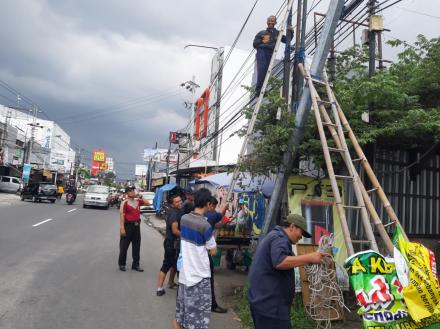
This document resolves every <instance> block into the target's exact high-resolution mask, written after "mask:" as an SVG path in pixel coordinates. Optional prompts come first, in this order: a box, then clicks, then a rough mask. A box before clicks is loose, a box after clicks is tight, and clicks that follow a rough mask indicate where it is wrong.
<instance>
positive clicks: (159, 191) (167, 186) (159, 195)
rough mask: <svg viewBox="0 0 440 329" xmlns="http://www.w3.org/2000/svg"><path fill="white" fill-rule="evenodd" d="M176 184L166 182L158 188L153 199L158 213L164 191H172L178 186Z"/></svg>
mask: <svg viewBox="0 0 440 329" xmlns="http://www.w3.org/2000/svg"><path fill="white" fill-rule="evenodd" d="M176 186H177V185H176V184H174V183H170V184H165V185H164V186H161V187H160V188H158V189H157V190H156V193H155V195H154V199H153V206H154V209H156V213H159V210H160V207H161V206H162V201H163V194H164V192H168V191H171V190H172V189H174V188H176Z"/></svg>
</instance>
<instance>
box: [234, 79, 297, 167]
mask: <svg viewBox="0 0 440 329" xmlns="http://www.w3.org/2000/svg"><path fill="white" fill-rule="evenodd" d="M281 85H282V81H280V80H278V79H275V78H271V79H270V81H269V85H268V88H267V90H268V91H267V92H266V94H265V99H264V102H263V104H262V105H261V108H260V111H259V113H258V116H257V120H256V123H255V126H254V131H253V135H252V137H251V139H250V141H249V144H248V145H249V146H250V149H251V152H249V153H248V155H247V156H246V158H245V159H244V161H242V162H241V163H240V170H241V171H245V172H250V173H251V174H252V175H268V174H270V173H276V172H277V170H278V167H279V165H280V164H281V161H282V157H283V153H284V152H286V151H292V150H288V145H287V144H288V139H289V137H290V135H291V133H292V131H293V127H294V116H293V114H291V113H290V112H289V108H288V106H287V102H286V101H285V100H284V98H282V97H281V96H280V88H281ZM248 89H250V88H248ZM243 111H244V114H245V117H246V118H247V119H250V118H251V116H252V113H253V111H254V107H247V108H245V109H244V110H243ZM247 129H248V125H245V126H244V127H243V128H241V129H240V130H239V131H238V132H237V134H238V135H239V136H244V135H245V134H246V131H247Z"/></svg>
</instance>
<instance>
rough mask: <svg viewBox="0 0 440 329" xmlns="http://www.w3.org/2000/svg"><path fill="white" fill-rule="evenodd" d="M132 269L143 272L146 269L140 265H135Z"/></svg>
mask: <svg viewBox="0 0 440 329" xmlns="http://www.w3.org/2000/svg"><path fill="white" fill-rule="evenodd" d="M131 269H132V270H133V271H138V272H143V271H144V269H143V268H142V267H139V266H133V267H132V268H131Z"/></svg>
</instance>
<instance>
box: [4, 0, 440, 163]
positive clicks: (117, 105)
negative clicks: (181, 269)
mask: <svg viewBox="0 0 440 329" xmlns="http://www.w3.org/2000/svg"><path fill="white" fill-rule="evenodd" d="M419 2H423V3H424V4H425V5H428V4H429V3H431V5H430V7H429V8H430V13H431V14H435V13H436V10H437V14H438V4H437V5H433V4H432V3H434V1H432V2H430V1H428V0H419V1H418V3H419ZM253 3H254V0H240V1H236V0H235V1H233V0H208V1H206V0H204V1H201V0H180V1H178V0H171V1H153V0H127V1H121V0H105V1H104V0H33V1H27V0H14V1H4V2H3V3H2V8H1V10H0V29H1V31H2V33H0V45H1V51H0V78H1V79H2V80H4V81H6V82H8V83H9V84H11V85H12V86H14V87H15V88H16V89H18V90H19V91H21V92H22V93H23V94H24V95H26V96H28V97H30V98H32V99H33V100H35V102H36V103H37V104H38V105H40V106H41V107H42V108H43V109H45V111H46V112H47V114H48V115H49V116H50V117H51V118H53V119H55V120H56V121H59V122H60V125H61V126H62V127H63V128H64V129H65V130H66V131H67V132H68V133H69V134H70V135H71V137H72V140H73V142H74V143H76V144H79V145H81V146H83V147H86V148H87V149H89V150H91V149H93V148H95V147H99V148H103V149H106V150H108V151H109V153H110V155H113V156H114V157H115V158H116V159H117V160H119V161H125V162H139V161H140V160H141V158H140V153H141V152H142V149H143V148H144V147H147V146H152V145H153V144H154V143H155V141H156V140H157V141H158V142H159V146H161V147H166V145H167V143H166V138H167V132H168V131H170V130H175V129H179V128H182V127H184V126H185V125H186V123H187V120H188V112H187V111H186V110H185V109H184V107H183V106H182V103H183V101H184V100H186V99H188V97H189V96H190V95H188V94H185V93H184V92H183V91H180V92H179V84H180V83H181V82H183V81H187V80H189V79H191V77H192V76H193V75H195V76H196V79H197V82H198V83H199V84H200V85H201V86H202V87H204V86H207V85H208V79H209V74H210V72H209V70H210V59H211V56H212V55H213V52H212V51H211V50H203V49H197V48H193V49H187V50H183V47H184V45H186V44H189V43H196V44H204V45H210V46H227V45H231V44H232V42H233V41H234V39H235V36H236V34H237V32H238V31H239V29H240V28H241V26H242V24H243V21H244V19H245V18H246V16H247V14H248V12H249V9H250V8H251V7H252V5H253ZM282 3H283V1H282V0H279V1H260V2H259V4H258V6H257V7H256V9H255V12H254V14H253V16H252V17H251V19H250V20H249V22H248V26H247V27H246V29H245V30H244V31H243V35H242V37H241V39H240V42H239V43H238V47H240V48H242V49H246V50H248V49H249V50H250V49H251V42H252V39H253V36H254V34H255V33H256V31H258V30H261V29H263V28H264V26H265V19H266V17H267V16H268V15H270V14H273V13H276V11H277V10H278V8H279V7H280V5H281V4H282ZM323 3H328V1H324V2H323ZM402 7H408V8H413V9H416V10H422V9H421V8H416V5H415V2H414V1H410V0H407V1H403V2H402ZM317 10H321V11H325V7H321V8H317ZM391 14H392V15H390V16H393V15H395V16H396V18H393V17H392V19H393V20H394V19H395V22H394V24H395V26H399V28H400V26H401V25H402V24H403V22H406V21H408V20H407V19H405V15H407V16H408V15H410V14H408V12H405V11H403V10H398V9H395V11H394V12H391ZM390 16H388V17H390ZM423 19H424V17H423V16H417V15H416V16H414V15H413V16H411V26H420V27H422V26H423V24H422V23H423ZM386 22H387V21H386ZM388 22H389V21H388ZM430 22H433V23H437V24H438V21H433V20H431V21H430ZM404 30H405V29H404V28H403V27H402V28H400V30H397V31H395V30H393V32H392V33H393V34H394V35H397V36H398V37H402V34H403V38H405V31H404ZM413 30H414V29H413ZM436 31H438V29H437V30H436ZM413 32H414V31H411V33H412V34H414V33H413ZM420 32H421V33H423V31H420ZM412 34H411V35H412ZM0 94H3V95H5V94H7V92H6V91H5V90H4V89H1V88H0ZM157 95H162V97H158V96H157ZM7 96H8V97H10V98H12V99H15V96H14V95H11V94H7ZM155 97H156V98H155ZM140 98H143V100H144V101H143V102H138V103H134V101H135V100H139V99H140ZM148 99H150V101H148ZM153 99H154V101H153ZM0 100H1V101H3V100H4V99H3V98H2V99H0ZM87 114H89V115H90V117H91V118H92V117H93V118H94V119H93V120H90V121H87V120H83V118H85V117H87ZM97 114H102V115H101V116H98V117H97V118H96V115H97ZM72 116H74V117H73V118H72ZM116 166H117V168H118V164H117V162H116ZM124 166H125V167H124V168H123V170H124V171H126V170H127V168H128V167H127V166H128V165H126V164H125V165H124ZM121 168H122V167H121Z"/></svg>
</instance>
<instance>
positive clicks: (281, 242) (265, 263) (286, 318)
mask: <svg viewBox="0 0 440 329" xmlns="http://www.w3.org/2000/svg"><path fill="white" fill-rule="evenodd" d="M303 236H304V237H306V238H310V237H311V234H310V233H309V232H307V225H306V221H305V219H304V217H302V216H301V215H297V214H290V215H289V216H287V218H285V219H284V220H283V221H282V223H281V226H276V227H275V228H274V229H273V230H272V231H271V232H269V233H268V234H267V235H266V236H265V237H264V238H263V240H262V241H261V243H260V244H259V246H258V248H257V251H256V253H255V255H254V257H253V262H252V265H251V268H250V271H249V293H248V300H249V304H250V309H251V314H252V320H253V322H254V325H255V329H267V328H271V329H291V328H292V326H291V323H290V308H291V306H292V303H293V298H294V295H295V272H294V268H295V267H298V266H303V265H306V264H320V263H321V262H322V260H323V258H324V256H325V254H323V253H321V252H313V253H310V254H306V255H301V256H295V255H294V254H293V252H292V244H296V243H297V242H298V241H299V240H301V238H302V237H303Z"/></svg>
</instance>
